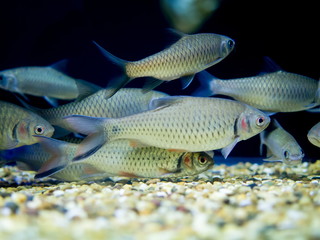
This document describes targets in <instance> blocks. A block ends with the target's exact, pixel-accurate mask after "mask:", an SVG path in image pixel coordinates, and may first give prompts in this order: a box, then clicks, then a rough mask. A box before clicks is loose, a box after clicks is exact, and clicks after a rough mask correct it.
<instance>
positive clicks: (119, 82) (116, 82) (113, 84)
mask: <svg viewBox="0 0 320 240" xmlns="http://www.w3.org/2000/svg"><path fill="white" fill-rule="evenodd" d="M93 43H94V44H95V45H96V46H97V47H98V49H99V50H100V52H101V53H102V55H103V56H104V57H105V58H107V59H108V60H109V61H111V62H112V63H113V64H115V65H116V66H118V67H119V69H120V70H121V74H120V76H119V77H116V78H114V79H113V80H111V81H110V82H109V84H108V86H107V89H109V90H111V91H109V92H108V93H109V94H108V96H106V98H110V97H112V96H113V95H114V94H115V93H116V92H117V91H118V90H119V89H120V88H122V87H124V86H125V85H126V84H127V83H129V82H130V81H131V80H132V78H130V77H129V76H128V75H127V74H126V64H127V63H128V61H126V60H123V59H121V58H118V57H116V56H114V55H112V54H111V53H109V52H108V51H107V50H105V49H104V48H103V47H101V46H100V45H99V44H98V43H96V42H95V41H93Z"/></svg>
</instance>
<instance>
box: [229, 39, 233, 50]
mask: <svg viewBox="0 0 320 240" xmlns="http://www.w3.org/2000/svg"><path fill="white" fill-rule="evenodd" d="M228 46H229V48H233V47H234V41H232V40H229V41H228Z"/></svg>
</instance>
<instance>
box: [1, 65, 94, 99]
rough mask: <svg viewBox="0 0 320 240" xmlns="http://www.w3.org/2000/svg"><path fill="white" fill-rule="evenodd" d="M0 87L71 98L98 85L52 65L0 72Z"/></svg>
mask: <svg viewBox="0 0 320 240" xmlns="http://www.w3.org/2000/svg"><path fill="white" fill-rule="evenodd" d="M0 88H2V89H5V90H8V91H11V92H16V93H19V94H22V95H23V94H30V95H33V96H40V97H45V96H46V97H49V98H57V99H65V100H72V99H76V98H78V97H84V96H86V95H89V94H91V93H94V92H96V91H97V90H98V89H99V87H98V86H95V85H94V84H92V83H88V82H85V81H83V80H76V79H74V78H72V77H69V76H67V75H66V74H64V73H62V72H60V71H58V70H56V69H55V68H53V67H19V68H13V69H8V70H3V71H1V72H0Z"/></svg>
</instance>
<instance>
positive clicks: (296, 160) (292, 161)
mask: <svg viewBox="0 0 320 240" xmlns="http://www.w3.org/2000/svg"><path fill="white" fill-rule="evenodd" d="M303 157H304V154H296V155H291V156H290V158H286V159H285V160H284V163H285V164H287V165H290V166H295V165H299V164H300V163H301V162H302V159H303Z"/></svg>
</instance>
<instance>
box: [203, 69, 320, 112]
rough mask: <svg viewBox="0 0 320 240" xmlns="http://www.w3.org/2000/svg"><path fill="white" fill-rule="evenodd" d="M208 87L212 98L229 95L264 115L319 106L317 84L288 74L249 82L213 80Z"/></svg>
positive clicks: (252, 79)
mask: <svg viewBox="0 0 320 240" xmlns="http://www.w3.org/2000/svg"><path fill="white" fill-rule="evenodd" d="M209 86H210V90H211V94H209V95H214V94H222V95H227V96H230V97H232V98H234V99H236V100H238V101H242V102H244V103H246V104H249V105H251V106H253V107H255V108H258V109H261V110H265V111H274V112H294V111H302V110H305V109H308V108H312V107H315V106H317V105H319V104H320V99H319V97H318V95H317V91H318V92H319V91H320V90H318V81H316V80H314V79H312V78H309V77H305V76H302V75H298V74H294V73H289V72H285V71H277V72H273V73H267V74H263V75H259V76H256V77H248V78H238V79H230V80H220V79H213V80H212V81H211V82H210V83H209Z"/></svg>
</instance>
